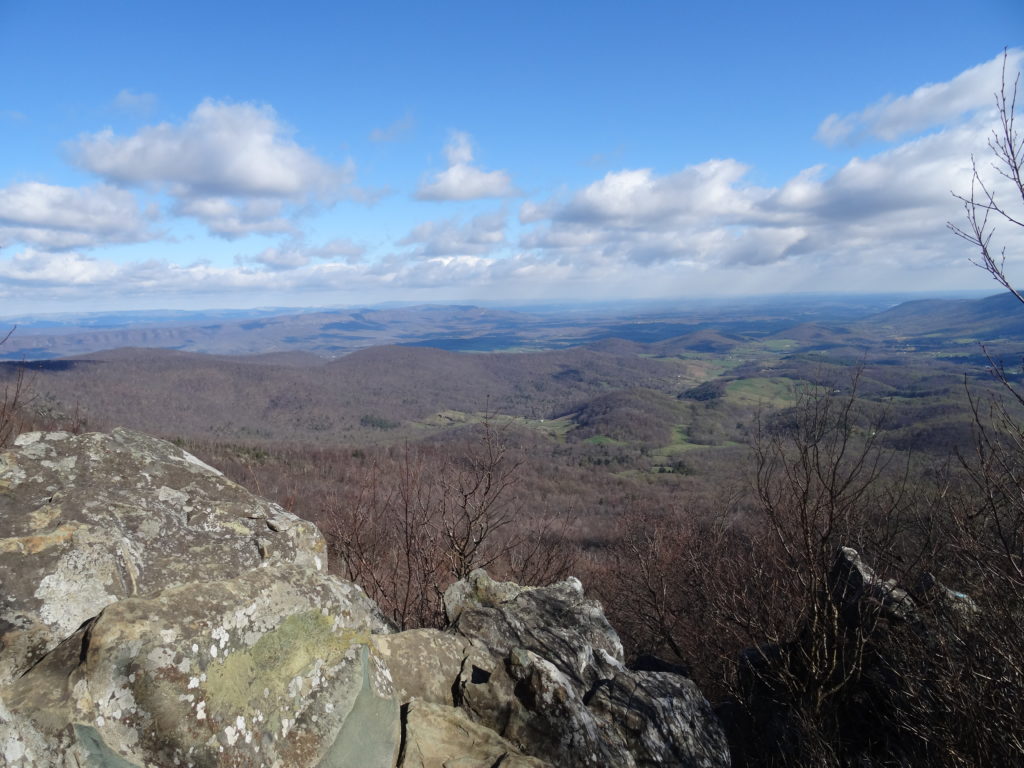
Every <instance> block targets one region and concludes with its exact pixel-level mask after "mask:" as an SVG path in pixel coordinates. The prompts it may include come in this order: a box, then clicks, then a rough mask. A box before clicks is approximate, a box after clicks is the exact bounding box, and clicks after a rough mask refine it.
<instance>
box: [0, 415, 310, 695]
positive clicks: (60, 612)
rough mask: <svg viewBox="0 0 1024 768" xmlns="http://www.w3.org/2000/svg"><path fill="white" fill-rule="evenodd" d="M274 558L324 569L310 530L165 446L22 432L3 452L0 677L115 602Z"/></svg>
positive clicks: (128, 437)
mask: <svg viewBox="0 0 1024 768" xmlns="http://www.w3.org/2000/svg"><path fill="white" fill-rule="evenodd" d="M278 563H281V564H284V563H294V564H297V565H303V566H307V567H309V568H311V569H314V570H324V569H325V568H326V547H325V544H324V540H323V537H322V536H321V535H320V533H319V531H317V529H316V527H315V526H314V525H312V524H311V523H308V522H305V521H303V520H300V519H299V518H297V517H295V516H294V515H291V514H289V513H288V512H285V511H284V510H283V509H281V507H279V506H277V505H276V504H272V503H270V502H268V501H266V500H264V499H260V498H259V497H257V496H254V495H253V494H251V493H249V492H248V491H247V490H245V489H244V488H242V487H241V486H239V485H237V484H236V483H234V482H232V481H230V480H228V479H227V478H226V477H224V476H223V475H222V474H221V473H220V472H218V471H217V470H215V469H213V468H211V467H209V466H207V465H206V464H204V463H202V462H201V461H199V460H198V459H196V458H195V457H194V456H192V455H190V454H188V453H186V452H185V451H183V450H181V449H180V448H178V447H176V446H174V445H172V444H171V443H167V442H164V441H162V440H157V439H156V438H152V437H149V436H147V435H143V434H140V433H137V432H130V431H128V430H123V429H115V430H114V431H113V432H112V433H111V434H101V433H91V434H85V435H70V434H68V433H65V432H49V433H41V432H34V433H29V434H25V435H22V436H20V437H19V438H18V439H17V441H16V444H15V447H14V448H13V449H12V450H9V451H5V452H3V453H0V583H2V584H3V587H4V589H3V596H2V598H0V651H2V653H0V685H3V684H4V683H5V682H7V681H9V680H12V679H14V678H15V677H17V676H18V675H20V674H22V673H23V672H24V671H25V670H26V669H28V668H29V667H31V666H32V665H33V664H34V663H35V662H36V661H37V660H38V659H39V658H40V657H41V656H42V655H44V654H45V653H47V652H49V651H50V650H52V649H53V648H55V647H56V646H57V644H58V643H60V642H61V641H62V640H63V639H65V638H66V637H68V636H69V635H71V634H72V633H73V632H75V631H76V630H77V629H78V628H79V627H80V626H81V625H82V623H83V622H85V621H87V620H89V619H91V618H93V617H94V616H96V615H97V614H99V612H100V611H101V610H102V609H103V608H104V607H105V606H107V605H110V604H111V603H114V602H116V601H117V600H120V599H122V598H125V597H133V596H145V595H152V594H155V593H156V592H159V591H160V590H163V589H166V588H168V587H173V586H176V585H181V584H188V583H190V582H193V581H196V580H201V581H215V580H218V579H228V578H234V577H236V576H238V575H240V574H242V573H243V572H245V571H247V570H250V569H252V568H258V567H261V566H265V565H272V564H278Z"/></svg>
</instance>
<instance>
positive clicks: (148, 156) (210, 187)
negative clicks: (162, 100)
mask: <svg viewBox="0 0 1024 768" xmlns="http://www.w3.org/2000/svg"><path fill="white" fill-rule="evenodd" d="M67 149H68V151H69V154H70V156H71V158H72V160H73V161H74V162H75V164H77V165H78V166H79V167H81V168H83V169H85V170H87V171H90V172H92V173H95V174H97V175H99V176H101V177H102V178H104V179H105V180H107V181H108V182H111V183H114V184H119V185H123V186H138V187H143V188H148V189H154V190H165V191H167V192H168V193H170V194H171V195H172V196H173V197H174V198H175V200H176V203H175V206H176V212H177V213H178V214H179V215H190V216H195V217H196V218H198V219H199V220H200V221H201V222H203V223H204V224H205V225H206V226H207V227H208V228H209V231H210V232H211V233H212V234H215V235H218V236H222V237H229V238H230V237H238V236H241V235H244V234H248V233H251V232H259V233H268V232H285V231H288V227H286V226H285V224H284V223H283V219H282V218H281V215H282V211H283V209H284V207H285V206H286V205H290V206H297V205H303V204H308V203H310V202H311V201H321V202H327V203H332V202H334V201H335V200H337V199H338V198H339V197H340V196H342V195H348V196H350V197H354V198H365V197H367V194H366V193H364V191H362V190H359V189H357V188H355V187H354V186H353V185H352V182H353V180H354V176H355V171H354V167H353V165H352V164H351V163H346V164H343V165H340V166H335V165H331V164H329V163H327V162H325V161H323V160H322V159H320V158H319V157H317V156H316V155H314V154H313V153H312V152H310V151H309V150H307V149H305V148H303V147H302V146H300V145H299V144H298V143H296V142H295V141H294V139H293V138H292V135H291V131H290V130H289V129H288V128H287V127H286V126H284V125H283V124H282V123H281V122H280V121H279V120H278V118H277V115H276V113H275V112H274V110H273V109H272V108H271V107H269V106H261V105H256V104H247V103H243V104H233V103H227V102H220V101H214V100H212V99H206V100H205V101H203V102H202V103H201V104H199V106H198V107H196V109H195V110H194V111H193V112H192V114H191V115H189V117H188V118H187V119H186V120H185V121H184V122H183V123H181V124H180V125H175V124H171V123H160V124H159V125H153V126H147V127H144V128H142V129H141V130H140V131H138V132H137V133H136V134H134V135H131V136H118V135H116V134H115V133H114V132H113V131H112V130H110V129H107V130H104V131H100V132H99V133H95V134H91V135H86V136H82V137H80V138H78V139H77V140H76V141H73V142H71V143H69V144H68V145H67ZM371 197H372V195H371Z"/></svg>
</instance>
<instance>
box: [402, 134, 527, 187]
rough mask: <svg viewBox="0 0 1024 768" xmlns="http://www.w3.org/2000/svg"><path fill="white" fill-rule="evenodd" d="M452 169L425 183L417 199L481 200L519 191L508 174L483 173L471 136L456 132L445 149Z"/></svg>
mask: <svg viewBox="0 0 1024 768" xmlns="http://www.w3.org/2000/svg"><path fill="white" fill-rule="evenodd" d="M444 153H445V158H446V159H447V161H448V167H447V168H446V169H445V170H443V171H441V172H440V173H438V174H436V175H435V176H434V178H433V180H432V181H430V182H424V183H423V184H421V185H420V188H419V189H418V190H417V191H416V199H417V200H477V199H480V198H487V197H512V196H515V195H518V194H519V192H518V190H516V188H515V187H514V186H513V184H512V179H511V177H510V176H509V175H508V173H506V172H505V171H483V170H481V169H479V168H477V167H476V166H474V165H473V145H472V142H471V140H470V137H469V134H467V133H463V132H461V131H456V132H455V133H453V134H452V137H451V140H450V141H449V142H448V144H447V145H446V146H445V149H444Z"/></svg>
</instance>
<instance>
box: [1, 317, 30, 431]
mask: <svg viewBox="0 0 1024 768" xmlns="http://www.w3.org/2000/svg"><path fill="white" fill-rule="evenodd" d="M15 327H16V326H15ZM14 331H15V328H11V329H10V330H9V331H8V332H7V333H6V334H5V335H4V337H3V338H2V339H0V346H3V345H4V344H5V343H6V342H7V340H8V339H10V338H11V334H13V333H14ZM26 396H27V387H26V382H25V369H24V368H22V367H19V368H18V369H17V371H16V372H15V374H14V380H13V381H12V382H10V383H8V384H5V385H4V387H3V392H2V394H0V448H2V447H4V446H6V445H7V444H8V443H10V442H11V440H13V439H14V437H16V436H17V434H18V432H20V431H21V428H22V426H23V424H24V417H25V401H26Z"/></svg>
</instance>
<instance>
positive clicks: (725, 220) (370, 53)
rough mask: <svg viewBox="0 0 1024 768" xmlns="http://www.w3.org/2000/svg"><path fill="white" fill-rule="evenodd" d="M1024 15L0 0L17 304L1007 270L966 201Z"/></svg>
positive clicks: (684, 291) (7, 208)
mask: <svg viewBox="0 0 1024 768" xmlns="http://www.w3.org/2000/svg"><path fill="white" fill-rule="evenodd" d="M1022 32H1024V3H1020V2H1019V1H1018V0H980V1H978V2H974V3H972V4H971V5H970V6H969V7H967V6H965V5H964V4H963V3H952V2H935V1H934V0H933V1H931V2H898V3H893V2H891V1H890V2H886V3H875V2H861V3H858V4H856V5H851V4H838V3H823V2H817V3H810V2H805V3H788V4H786V3H782V4H780V3H773V4H767V3H752V2H751V3H722V2H720V3H715V4H709V3H701V4H697V3H688V2H672V3H669V2H647V3H631V4H628V5H627V4H626V3H603V2H587V3H582V2H580V3H576V2H562V3H550V2H548V3H534V2H517V3H514V4H512V3H509V4H497V3H481V2H473V3H470V2H465V3H462V2H459V3H411V2H410V3H384V2H378V3H373V4H360V5H356V4H346V3H336V2H334V3H320V2H302V1H297V2H292V3H290V4H287V5H286V4H281V3H273V4H270V3H259V2H248V3H244V4H243V3H234V2H218V3H209V2H205V3H195V2H175V3H158V2H152V3H139V2H102V1H101V2H96V3H87V4H86V3H63V2H61V3H58V2H47V1H46V0H39V1H38V2H32V3H28V2H15V1H13V0H0V71H3V72H4V73H5V75H4V76H3V78H2V79H0V147H2V149H0V302H2V304H0V314H15V313H23V312H27V311H60V310H73V311H85V310H95V309H110V308H114V309H117V308H125V309H134V308H156V307H180V308H200V307H226V306H261V305H263V306H265V305H279V306H310V305H353V304H367V303H372V302H379V301H388V300H405V301H452V300H457V301H472V300H490V301H502V300H508V301H513V300H518V301H522V300H545V301H547V300H553V299H602V300H603V299H613V298H645V297H650V298H679V299H680V300H685V299H686V298H687V297H691V296H707V295H714V294H751V293H778V292H786V291H834V290H856V291H879V290H893V291H902V290H914V289H917V290H925V291H930V290H950V289H960V288H985V287H989V286H990V285H991V283H990V281H987V280H986V277H985V275H984V274H982V273H980V271H978V270H977V269H976V268H973V267H971V266H970V265H969V264H968V263H967V257H968V255H969V252H968V250H967V249H966V248H965V246H964V245H963V244H962V243H960V242H959V241H957V240H956V239H955V238H953V237H952V236H951V235H950V234H949V233H948V232H947V231H946V228H945V223H946V221H947V220H950V219H954V220H955V219H957V218H958V216H959V214H958V208H957V205H956V202H955V200H953V199H952V197H951V195H950V194H949V193H950V190H951V189H964V188H965V185H966V183H967V182H968V180H969V163H970V156H971V153H972V152H974V153H977V154H978V156H979V157H982V158H985V152H986V149H985V140H986V137H987V135H988V132H989V130H990V129H991V125H992V118H993V115H992V109H991V106H992V93H993V91H994V90H995V89H996V88H997V87H998V84H999V81H998V77H999V71H1000V66H1001V56H1002V50H1003V48H1004V47H1009V48H1010V65H1011V68H1012V69H1013V71H1014V72H1016V71H1017V70H1018V69H1019V68H1020V67H1021V62H1022V54H1021V51H1020V48H1019V46H1020V45H1022V44H1024V41H1022V40H1021V37H1022V35H1021V33H1022ZM1004 235H1005V236H1006V238H1007V240H1006V242H1007V244H1008V245H1009V246H1011V251H1012V250H1014V249H1015V248H1017V247H1019V246H1020V242H1019V238H1014V237H1013V233H1010V232H1002V231H1000V232H998V233H997V236H998V237H1003V236H1004Z"/></svg>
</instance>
